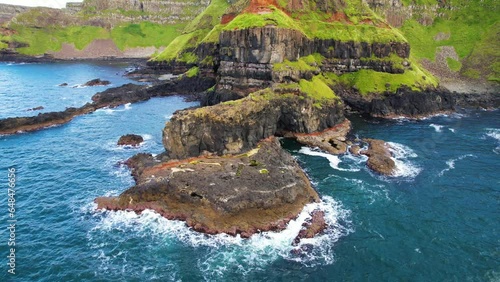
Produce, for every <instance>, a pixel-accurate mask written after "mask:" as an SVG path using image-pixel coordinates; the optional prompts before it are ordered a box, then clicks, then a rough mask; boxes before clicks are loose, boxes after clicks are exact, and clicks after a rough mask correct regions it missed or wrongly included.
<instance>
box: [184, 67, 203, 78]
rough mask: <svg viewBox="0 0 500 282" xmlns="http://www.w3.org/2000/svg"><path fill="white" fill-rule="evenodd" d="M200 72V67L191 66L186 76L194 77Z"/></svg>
mask: <svg viewBox="0 0 500 282" xmlns="http://www.w3.org/2000/svg"><path fill="white" fill-rule="evenodd" d="M199 73H200V68H199V67H192V68H190V69H189V70H188V71H187V72H186V76H187V77H195V76H198V74H199Z"/></svg>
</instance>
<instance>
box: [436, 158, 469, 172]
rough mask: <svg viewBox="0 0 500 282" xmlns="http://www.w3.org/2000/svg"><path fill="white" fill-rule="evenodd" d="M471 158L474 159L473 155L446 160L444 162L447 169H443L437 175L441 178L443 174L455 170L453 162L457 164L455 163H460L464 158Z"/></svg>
mask: <svg viewBox="0 0 500 282" xmlns="http://www.w3.org/2000/svg"><path fill="white" fill-rule="evenodd" d="M473 157H474V155H471V154H467V155H462V156H460V157H458V158H456V159H450V160H447V161H446V165H447V166H448V167H447V168H445V169H443V170H442V171H441V172H440V173H439V176H443V175H444V173H445V172H447V171H450V170H452V169H454V168H455V162H457V161H461V160H463V159H465V158H473Z"/></svg>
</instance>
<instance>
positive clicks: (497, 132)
mask: <svg viewBox="0 0 500 282" xmlns="http://www.w3.org/2000/svg"><path fill="white" fill-rule="evenodd" d="M486 130H487V133H486V136H487V137H491V138H493V139H495V140H497V147H496V148H495V149H493V152H494V153H495V154H500V128H487V129H486Z"/></svg>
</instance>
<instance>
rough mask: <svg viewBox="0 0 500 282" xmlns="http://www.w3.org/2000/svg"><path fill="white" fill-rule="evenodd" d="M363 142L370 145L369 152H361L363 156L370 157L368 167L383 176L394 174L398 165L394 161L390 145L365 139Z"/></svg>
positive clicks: (381, 141)
mask: <svg viewBox="0 0 500 282" xmlns="http://www.w3.org/2000/svg"><path fill="white" fill-rule="evenodd" d="M363 141H364V142H367V143H368V145H369V147H368V150H365V151H361V154H363V155H366V156H368V161H367V163H366V165H367V166H368V167H369V168H370V169H372V170H373V171H375V172H378V173H380V174H382V175H392V174H394V170H395V169H396V163H395V162H394V160H393V159H392V155H391V152H390V151H389V145H387V143H385V141H383V140H377V139H363Z"/></svg>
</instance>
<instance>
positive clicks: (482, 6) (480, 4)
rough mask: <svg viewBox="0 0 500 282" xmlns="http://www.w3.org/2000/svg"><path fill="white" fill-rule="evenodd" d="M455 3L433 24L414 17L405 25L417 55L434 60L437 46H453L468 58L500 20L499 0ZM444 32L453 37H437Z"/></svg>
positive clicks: (406, 32) (404, 27)
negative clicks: (418, 20)
mask: <svg viewBox="0 0 500 282" xmlns="http://www.w3.org/2000/svg"><path fill="white" fill-rule="evenodd" d="M416 2H427V1H416ZM451 5H452V6H453V7H454V9H451V10H444V9H443V10H442V11H441V12H442V13H443V16H442V17H438V18H436V20H435V21H434V22H433V24H432V25H430V26H423V25H421V24H420V23H418V22H417V21H416V20H415V19H412V20H407V21H406V22H405V23H404V25H403V26H402V27H401V31H402V32H403V34H404V35H405V37H406V38H407V39H408V41H409V42H410V44H411V46H412V54H413V55H414V56H415V57H417V58H427V59H430V60H434V57H435V53H436V49H437V47H440V46H453V47H455V50H456V51H457V53H458V56H459V57H460V59H464V58H465V57H467V56H468V55H469V54H471V52H472V50H473V49H474V47H475V45H476V43H477V42H479V41H481V39H482V38H483V35H484V33H485V32H486V31H488V30H489V29H490V27H491V26H492V25H494V24H496V23H498V21H499V20H500V14H499V13H498V3H497V1H496V0H482V1H460V3H459V1H453V2H452V3H451ZM495 7H496V8H495ZM440 32H443V33H449V34H450V38H449V39H446V40H441V41H436V40H435V39H434V37H435V36H436V35H437V34H438V33H440Z"/></svg>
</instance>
